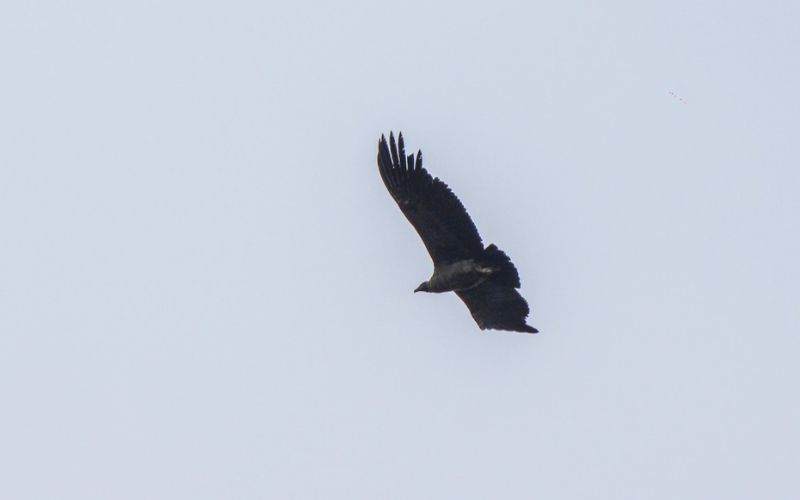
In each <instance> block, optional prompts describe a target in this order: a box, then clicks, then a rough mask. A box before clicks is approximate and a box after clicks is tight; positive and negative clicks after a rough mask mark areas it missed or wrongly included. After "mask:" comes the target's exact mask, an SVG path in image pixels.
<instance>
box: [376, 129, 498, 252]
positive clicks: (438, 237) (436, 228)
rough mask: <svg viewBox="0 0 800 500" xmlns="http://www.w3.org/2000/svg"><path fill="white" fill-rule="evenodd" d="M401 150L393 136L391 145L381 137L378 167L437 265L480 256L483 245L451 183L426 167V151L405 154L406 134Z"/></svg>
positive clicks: (399, 138)
mask: <svg viewBox="0 0 800 500" xmlns="http://www.w3.org/2000/svg"><path fill="white" fill-rule="evenodd" d="M398 142H399V145H400V150H399V152H398V148H397V144H395V142H394V134H392V133H390V134H389V144H387V143H386V137H384V136H383V135H381V140H380V142H379V143H378V168H379V170H380V173H381V178H382V179H383V183H384V184H385V185H386V189H388V190H389V193H390V194H391V195H392V198H394V201H396V202H397V205H398V206H399V207H400V210H402V212H403V215H405V216H406V218H407V219H408V221H409V222H410V223H411V225H412V226H414V229H416V230H417V233H418V234H419V236H420V238H422V242H423V243H424V244H425V247H426V248H427V249H428V253H429V254H430V255H431V259H433V263H434V265H439V264H442V263H444V264H446V263H449V262H454V261H457V260H462V259H470V258H474V257H475V256H478V255H480V254H481V252H482V251H483V243H482V242H481V237H480V235H479V234H478V230H477V229H476V228H475V224H474V223H473V222H472V219H470V217H469V214H468V213H467V211H466V209H465V208H464V205H462V204H461V202H460V201H459V199H458V198H457V197H456V195H455V194H453V192H452V191H450V188H448V187H447V184H445V183H444V182H442V181H440V180H439V179H438V178H435V179H434V178H433V177H431V175H430V174H429V173H428V171H427V170H425V169H424V168H422V152H421V151H419V152H417V157H416V161H415V159H414V155H413V154H411V155H408V157H406V154H405V145H404V144H403V134H402V133H401V134H399V135H398Z"/></svg>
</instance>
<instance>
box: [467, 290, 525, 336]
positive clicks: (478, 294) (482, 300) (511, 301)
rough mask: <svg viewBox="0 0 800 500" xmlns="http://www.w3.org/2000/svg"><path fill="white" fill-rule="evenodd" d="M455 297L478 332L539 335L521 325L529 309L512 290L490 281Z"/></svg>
mask: <svg viewBox="0 0 800 500" xmlns="http://www.w3.org/2000/svg"><path fill="white" fill-rule="evenodd" d="M456 295H458V296H459V297H461V300H463V301H464V303H465V304H466V305H467V307H468V308H469V312H470V313H472V317H473V319H475V322H476V323H478V326H479V327H481V330H486V329H487V328H489V329H492V330H510V331H512V332H526V333H538V332H539V330H537V329H536V328H534V327H532V326H529V325H528V324H527V323H525V318H527V317H528V313H529V312H530V309H528V303H527V302H525V299H523V298H522V295H520V294H519V292H518V291H516V290H515V289H514V288H513V287H510V286H507V285H500V284H497V283H494V282H492V280H491V278H490V279H488V280H486V281H484V282H483V283H481V284H480V285H478V286H476V287H473V288H469V289H467V290H458V291H456Z"/></svg>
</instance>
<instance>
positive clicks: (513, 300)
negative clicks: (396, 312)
mask: <svg viewBox="0 0 800 500" xmlns="http://www.w3.org/2000/svg"><path fill="white" fill-rule="evenodd" d="M398 144H399V151H398ZM378 170H379V171H380V174H381V178H382V179H383V183H384V184H385V185H386V189H388V190H389V194H391V195H392V198H394V201H396V202H397V206H399V207H400V210H401V211H402V212H403V215H405V216H406V219H408V221H409V222H410V223H411V225H412V226H414V229H416V230H417V233H418V234H419V236H420V238H422V242H423V243H424V244H425V248H427V249H428V253H429V254H430V256H431V259H432V260H433V276H431V279H429V280H428V281H426V282H424V283H422V284H421V285H420V286H418V287H417V289H416V290H414V292H430V293H443V292H455V293H456V295H458V296H459V297H460V298H461V300H463V301H464V303H465V304H466V305H467V308H469V312H470V313H471V314H472V317H473V319H475V322H476V323H478V326H479V327H480V328H481V330H485V329H487V328H488V329H494V330H509V331H513V332H526V333H537V332H538V330H537V329H536V328H534V327H532V326H530V325H528V324H527V323H526V322H525V318H527V317H528V313H529V312H530V310H529V309H528V303H527V302H525V299H524V298H522V296H521V295H520V294H519V292H518V291H517V290H516V289H517V288H519V287H520V282H519V273H518V272H517V268H516V267H514V264H513V263H512V262H511V259H509V258H508V256H507V255H506V254H505V253H504V252H503V251H502V250H500V249H499V248H497V247H496V246H495V245H494V244H492V245H489V246H487V247H486V248H484V246H483V243H482V241H481V237H480V235H479V234H478V230H477V229H476V228H475V224H474V223H473V222H472V219H471V218H470V216H469V214H468V213H467V210H466V209H465V208H464V205H462V204H461V201H459V199H458V198H457V197H456V195H455V194H453V192H452V191H451V190H450V188H448V187H447V184H445V183H444V182H442V181H440V180H439V178H438V177H437V178H433V177H431V174H429V173H428V171H427V170H425V169H424V168H422V151H418V152H417V155H416V158H415V157H414V155H413V154H410V155H408V157H406V152H405V145H404V143H403V134H402V133H400V134H399V136H398V143H395V140H394V134H393V133H391V132H390V133H389V142H388V143H387V142H386V137H385V136H383V135H381V140H380V141H379V142H378Z"/></svg>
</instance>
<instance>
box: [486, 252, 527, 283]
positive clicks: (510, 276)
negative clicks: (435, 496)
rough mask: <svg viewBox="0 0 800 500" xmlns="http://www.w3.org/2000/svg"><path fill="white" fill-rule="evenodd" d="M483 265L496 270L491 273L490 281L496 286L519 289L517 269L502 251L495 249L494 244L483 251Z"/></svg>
mask: <svg viewBox="0 0 800 500" xmlns="http://www.w3.org/2000/svg"><path fill="white" fill-rule="evenodd" d="M482 260H483V263H484V264H487V265H490V266H492V267H495V268H497V271H495V272H493V273H492V281H494V282H495V283H497V284H498V285H506V286H513V287H514V288H519V287H520V282H519V273H518V272H517V268H516V267H514V264H513V263H512V262H511V259H509V258H508V255H506V254H505V252H503V251H502V250H500V249H499V248H497V247H496V246H495V245H494V243H492V244H491V245H489V246H488V247H486V248H485V249H484V250H483V259H482Z"/></svg>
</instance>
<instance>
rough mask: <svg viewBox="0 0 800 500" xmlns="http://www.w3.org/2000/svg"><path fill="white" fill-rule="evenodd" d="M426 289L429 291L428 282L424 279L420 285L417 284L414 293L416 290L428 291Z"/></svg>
mask: <svg viewBox="0 0 800 500" xmlns="http://www.w3.org/2000/svg"><path fill="white" fill-rule="evenodd" d="M428 291H430V288H429V287H428V282H427V281H426V282H425V283H423V284H421V285H420V286H418V287H417V289H416V290H414V293H417V292H428Z"/></svg>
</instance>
